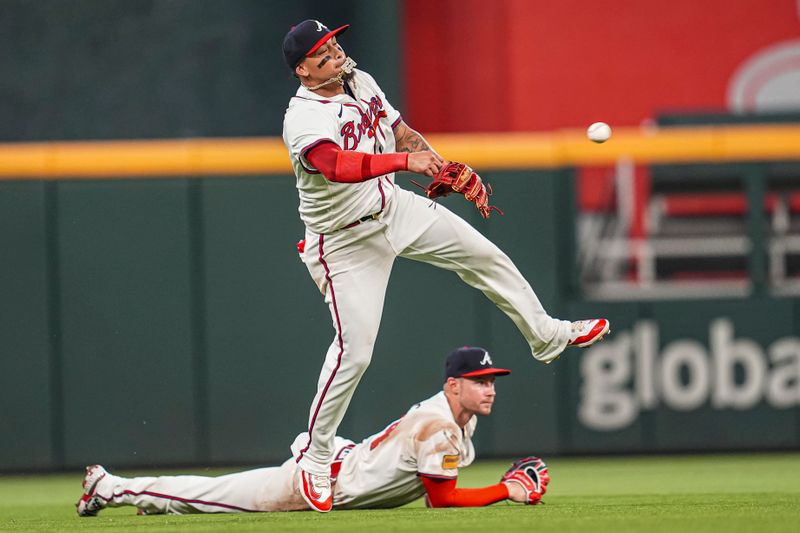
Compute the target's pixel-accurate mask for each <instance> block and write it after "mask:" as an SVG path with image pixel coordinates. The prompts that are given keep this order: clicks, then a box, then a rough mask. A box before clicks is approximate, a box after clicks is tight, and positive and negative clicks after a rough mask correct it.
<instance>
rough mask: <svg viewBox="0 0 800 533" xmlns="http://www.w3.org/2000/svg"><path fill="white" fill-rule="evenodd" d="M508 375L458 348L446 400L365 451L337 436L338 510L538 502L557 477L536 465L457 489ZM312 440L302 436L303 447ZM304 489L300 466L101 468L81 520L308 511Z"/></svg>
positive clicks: (94, 469)
mask: <svg viewBox="0 0 800 533" xmlns="http://www.w3.org/2000/svg"><path fill="white" fill-rule="evenodd" d="M508 373H510V371H509V370H506V369H503V368H496V367H495V366H494V364H493V363H492V359H491V357H490V356H489V353H488V352H487V351H486V350H484V349H483V348H470V347H464V348H459V349H458V350H455V351H454V352H453V353H452V354H450V356H449V357H448V358H447V361H446V363H445V383H444V386H443V391H442V392H440V393H438V394H436V395H434V396H433V397H431V398H428V399H427V400H425V401H423V402H421V403H418V404H416V405H414V406H413V407H411V409H409V410H408V412H407V413H406V414H405V415H404V416H403V417H402V418H400V419H399V420H396V421H395V422H392V423H391V424H389V425H388V426H387V427H386V428H385V429H383V430H382V431H381V432H379V433H377V434H375V435H372V436H371V437H368V438H366V439H364V440H363V441H362V442H360V443H359V444H355V443H353V442H352V441H349V440H346V439H342V438H340V437H336V438H335V441H334V442H335V444H334V449H335V456H334V462H333V464H332V478H333V480H334V481H333V506H334V507H336V508H337V509H377V508H386V507H399V506H401V505H405V504H407V503H409V502H412V501H414V500H416V499H417V498H419V497H420V496H423V495H425V496H426V497H427V499H426V501H427V503H428V505H429V506H431V507H454V506H460V507H476V506H483V505H489V504H491V503H494V502H497V501H500V500H505V499H511V500H513V501H516V502H521V503H527V504H536V503H538V502H539V500H540V499H541V497H542V495H543V494H544V493H545V491H546V490H547V484H548V482H549V481H550V477H549V474H548V472H547V467H546V466H545V464H544V462H543V461H542V460H541V459H538V458H535V457H529V458H526V459H523V460H521V461H518V462H516V463H514V465H512V466H511V468H510V469H509V470H508V471H507V472H506V473H505V474H504V475H503V477H502V478H501V480H500V482H499V483H497V484H495V485H490V486H488V487H483V488H477V489H459V488H456V480H457V478H458V469H459V468H461V467H466V466H469V465H470V464H471V463H472V461H473V460H474V458H475V448H474V447H473V445H472V435H473V434H474V432H475V426H476V424H477V417H476V416H475V415H481V416H486V415H488V414H489V413H491V410H492V404H493V402H494V398H495V387H494V381H495V376H502V375H505V374H508ZM305 439H307V435H306V434H302V435H300V436H299V437H298V438H297V441H304V440H305ZM301 483H302V480H301V470H300V467H299V466H298V464H297V462H296V460H295V458H291V459H289V460H287V461H286V462H284V463H283V464H282V465H281V466H278V467H271V468H260V469H257V470H251V471H247V472H241V473H238V474H229V475H226V476H220V477H204V476H163V477H137V478H123V477H119V476H114V475H112V474H110V473H109V472H107V471H106V470H105V469H104V468H103V467H102V466H100V465H94V466H90V467H87V468H86V476H85V477H84V480H83V488H84V491H83V494H82V495H81V499H80V500H79V501H78V504H77V507H78V515H80V516H94V515H96V514H97V513H98V512H99V511H100V510H101V509H103V508H105V507H121V506H126V505H133V506H136V507H138V508H139V511H140V513H143V514H145V513H146V514H162V513H175V514H185V513H235V512H256V511H295V510H305V509H308V506H307V504H306V503H305V501H304V500H303V498H301V497H300V491H299V490H298V487H299V485H300V484H301Z"/></svg>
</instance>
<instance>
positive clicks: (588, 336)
mask: <svg viewBox="0 0 800 533" xmlns="http://www.w3.org/2000/svg"><path fill="white" fill-rule="evenodd" d="M609 331H611V324H609V322H608V320H606V319H605V318H594V319H592V320H578V321H577V322H573V323H572V333H571V334H570V336H569V342H568V343H567V346H577V347H578V348H584V347H586V346H591V345H592V344H594V343H596V342H597V341H599V340H602V339H603V337H604V336H605V335H606V333H608V332H609Z"/></svg>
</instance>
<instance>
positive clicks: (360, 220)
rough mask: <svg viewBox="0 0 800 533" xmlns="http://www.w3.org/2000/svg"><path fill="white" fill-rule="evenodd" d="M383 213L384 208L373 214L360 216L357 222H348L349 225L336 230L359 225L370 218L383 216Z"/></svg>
mask: <svg viewBox="0 0 800 533" xmlns="http://www.w3.org/2000/svg"><path fill="white" fill-rule="evenodd" d="M381 213H383V209H381V210H380V211H378V212H377V213H372V214H371V215H366V216H363V217H361V218H359V219H358V220H356V221H355V222H351V223H350V224H348V225H346V226H344V227H342V228H339V229H338V230H336V231H340V230H343V229H350V228H354V227H356V226H358V225H359V224H361V223H362V222H367V221H368V220H377V219H378V217H379V216H381Z"/></svg>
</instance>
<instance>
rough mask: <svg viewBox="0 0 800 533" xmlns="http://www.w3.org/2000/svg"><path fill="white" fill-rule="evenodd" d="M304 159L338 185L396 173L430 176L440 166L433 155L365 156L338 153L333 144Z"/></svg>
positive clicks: (317, 149)
mask: <svg viewBox="0 0 800 533" xmlns="http://www.w3.org/2000/svg"><path fill="white" fill-rule="evenodd" d="M305 157H306V159H308V162H309V163H311V164H312V165H314V167H316V168H317V170H319V171H320V172H322V175H323V176H325V177H326V178H327V179H328V180H330V181H336V182H341V183H358V182H361V181H366V180H368V179H372V178H377V177H378V176H383V175H384V174H389V173H391V172H397V171H398V170H409V171H411V172H416V173H418V174H426V175H428V176H432V175H433V174H435V173H436V172H439V169H440V168H441V164H442V161H441V158H440V157H439V156H437V155H436V154H434V153H433V152H417V153H394V154H365V153H364V152H355V151H352V150H342V149H341V148H340V147H339V146H338V145H337V144H335V143H334V142H333V141H331V142H324V143H321V144H318V145H317V146H315V147H314V148H312V149H311V150H309V151H308V152H306V153H305Z"/></svg>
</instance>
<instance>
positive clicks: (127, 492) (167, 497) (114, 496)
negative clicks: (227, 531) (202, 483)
mask: <svg viewBox="0 0 800 533" xmlns="http://www.w3.org/2000/svg"><path fill="white" fill-rule="evenodd" d="M142 494H144V495H145V496H152V497H154V498H163V499H165V500H175V501H179V502H183V503H199V504H200V505H211V506H214V507H222V508H224V509H233V510H234V511H242V512H244V513H257V512H258V511H257V510H255V509H245V508H244V507H237V506H235V505H229V504H227V503H219V502H207V501H205V500H189V499H187V498H181V497H179V496H170V495H169V494H160V493H158V492H150V491H149V490H143V491H141V492H133V491H132V490H125V491H122V492H121V493H119V494H112V495H111V497H110V498H106V497H105V496H102V495H100V494H95V495H96V496H98V497H99V498H102V499H103V500H105V501H106V502H110V501H111V500H115V499H117V498H121V497H122V496H125V495H128V496H141V495H142Z"/></svg>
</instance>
